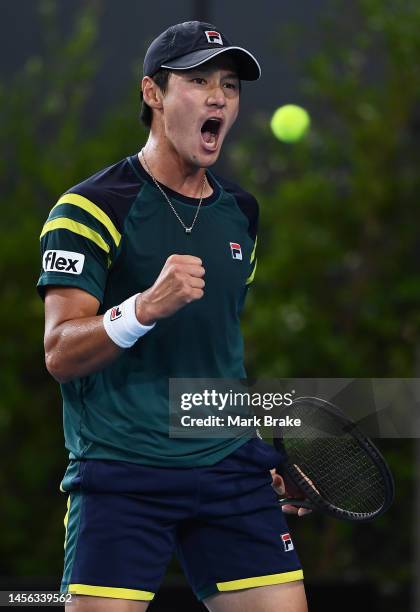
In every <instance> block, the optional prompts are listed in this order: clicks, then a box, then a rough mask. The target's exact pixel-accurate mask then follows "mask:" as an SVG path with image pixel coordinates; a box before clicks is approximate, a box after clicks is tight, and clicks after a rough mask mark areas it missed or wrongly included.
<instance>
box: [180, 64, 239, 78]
mask: <svg viewBox="0 0 420 612" xmlns="http://www.w3.org/2000/svg"><path fill="white" fill-rule="evenodd" d="M211 72H213V69H212V68H204V67H201V66H197V67H196V68H190V69H189V70H186V71H185V73H189V74H205V75H207V74H210V73H211ZM222 78H223V79H238V80H239V76H238V73H237V72H234V71H233V70H232V71H231V72H228V73H227V74H225V75H223V77H222Z"/></svg>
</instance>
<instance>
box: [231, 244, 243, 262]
mask: <svg viewBox="0 0 420 612" xmlns="http://www.w3.org/2000/svg"><path fill="white" fill-rule="evenodd" d="M229 244H230V252H231V253H232V258H233V259H241V260H242V249H241V245H240V244H238V243H237V242H230V243H229Z"/></svg>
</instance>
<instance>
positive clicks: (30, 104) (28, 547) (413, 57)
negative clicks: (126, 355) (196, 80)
mask: <svg viewBox="0 0 420 612" xmlns="http://www.w3.org/2000/svg"><path fill="white" fill-rule="evenodd" d="M0 8H1V13H0V14H1V19H0V33H1V51H2V52H1V53H0V147H1V150H0V182H1V194H2V207H1V217H0V219H1V222H0V234H1V236H0V238H1V239H0V277H1V279H2V283H1V299H0V304H1V306H0V308H1V313H2V317H1V319H2V322H3V325H2V342H1V345H0V351H1V352H0V358H1V370H0V382H1V387H0V388H1V394H0V449H1V451H0V452H1V457H0V458H1V468H0V496H1V498H0V581H1V583H0V586H2V588H11V587H14V588H36V587H38V588H47V587H49V588H52V589H57V587H58V582H59V579H60V574H61V570H62V552H63V551H62V544H63V538H64V530H63V525H62V520H63V517H64V513H65V504H66V500H65V498H64V496H62V495H61V494H60V493H59V492H58V484H59V482H60V479H61V477H62V474H63V471H64V469H65V466H66V453H65V450H64V448H63V440H62V432H61V402H60V396H59V390H58V385H57V384H56V383H55V382H54V381H53V380H52V379H51V378H50V377H49V376H48V374H47V372H46V370H45V367H44V363H43V349H42V334H43V305H42V302H41V301H40V299H39V298H38V297H37V295H36V292H35V289H34V287H35V284H36V280H37V276H38V273H39V245H38V236H39V232H40V228H41V227H42V224H43V222H44V220H45V218H46V217H47V215H48V211H49V209H50V208H51V206H52V205H53V204H54V203H55V202H56V200H57V199H58V197H59V195H60V194H61V193H62V192H63V191H65V190H66V189H67V188H69V187H70V186H71V185H73V184H75V183H77V182H79V181H80V180H82V179H83V178H85V177H87V176H89V175H90V174H93V173H94V172H95V171H96V170H98V169H100V168H101V167H104V166H106V165H109V164H111V163H113V162H115V161H116V160H118V159H121V158H122V157H123V156H125V155H127V154H129V153H132V152H134V151H136V150H139V148H140V146H141V144H142V143H143V142H144V140H145V137H146V134H145V132H144V130H143V128H142V127H141V126H140V125H139V123H138V81H139V66H140V65H141V59H142V55H143V53H144V51H145V49H146V48H147V45H148V43H149V42H150V40H151V39H152V38H153V37H154V36H155V35H156V34H158V33H159V32H160V31H162V30H163V29H164V28H166V27H167V26H168V25H170V24H171V23H175V22H178V21H182V20H186V19H190V18H196V17H199V18H207V19H209V20H210V21H211V22H214V23H215V25H216V26H217V27H218V28H220V29H222V30H223V31H226V33H227V34H228V36H230V38H231V39H232V40H233V42H234V43H235V44H236V43H238V44H243V45H244V46H246V48H249V49H250V50H252V51H253V52H254V53H255V55H256V56H257V57H258V59H259V60H260V62H261V64H262V67H263V78H262V79H261V80H260V81H259V82H258V83H253V84H245V85H244V88H243V95H242V101H241V104H242V114H241V116H240V119H239V121H238V123H237V126H236V127H235V128H234V130H233V131H232V134H231V136H230V138H229V139H228V142H227V145H226V148H225V151H224V154H223V156H222V159H221V161H220V162H218V171H219V172H221V173H224V174H228V175H229V176H230V177H234V178H235V179H236V180H238V181H239V182H240V183H241V184H242V185H243V186H244V187H246V188H248V189H249V190H250V191H251V192H253V193H254V194H255V195H256V197H257V198H258V200H259V202H260V207H261V228H260V233H259V250H258V259H259V264H258V270H257V275H256V281H255V286H254V288H253V290H252V292H250V295H249V300H248V304H247V308H246V312H245V319H244V325H243V328H244V334H245V340H246V354H247V365H248V370H249V372H250V374H251V375H253V376H258V377H266V378H268V377H305V376H307V377H312V376H313V377H316V376H319V377H350V378H352V377H373V376H376V377H388V376H389V377H412V376H416V375H417V374H418V372H419V371H420V368H419V363H420V360H419V358H418V355H420V350H419V347H420V344H419V317H420V315H419V307H418V305H419V298H420V286H419V279H418V276H419V274H418V261H419V255H420V242H419V238H418V227H419V221H420V219H419V216H420V213H419V206H418V204H419V200H418V193H419V188H420V184H419V183H420V178H419V173H418V168H419V161H420V160H419V147H418V137H419V126H420V114H419V97H420V94H419V92H420V73H419V70H418V58H419V56H420V55H419V54H420V8H419V6H418V3H416V2H414V1H408V2H405V3H402V2H398V1H397V0H388V1H387V2H384V1H382V0H357V1H355V2H353V3H346V2H337V1H336V2H333V1H332V0H324V1H322V2H320V1H319V2H317V3H314V2H309V1H301V2H297V3H294V4H292V3H286V2H274V1H271V0H270V1H269V0H267V1H265V2H260V3H259V4H258V6H256V5H255V3H251V2H248V1H246V2H237V1H231V2H227V3H222V2H219V1H217V0H214V1H212V2H211V1H207V2H187V1H186V2H172V3H169V2H168V3H167V2H162V1H159V2H157V1H155V2H153V3H142V2H135V1H129V0H124V1H120V2H118V3H117V2H111V1H110V0H102V1H96V2H91V1H84V2H76V1H72V2H52V1H40V2H36V1H33V2H30V1H26V2H23V1H20V2H15V3H13V4H12V3H8V2H5V1H2V2H0ZM289 102H293V103H297V104H301V105H302V106H304V107H305V108H306V109H307V110H308V112H309V113H310V115H311V119H312V124H311V129H310V132H309V134H308V135H307V136H306V137H305V138H304V139H302V140H301V141H299V142H298V143H296V144H294V145H287V144H284V143H281V142H279V141H278V140H275V139H274V138H273V136H272V134H271V133H270V130H269V119H270V116H271V114H272V112H273V111H274V109H275V108H276V107H277V106H280V105H282V104H285V103H289ZM378 445H379V446H380V448H381V450H383V452H384V453H385V455H386V458H387V460H388V461H389V463H390V465H391V467H392V470H393V472H394V475H395V478H396V484H397V492H396V500H395V504H394V506H393V507H392V509H391V510H390V511H389V512H388V513H387V514H386V515H385V516H383V517H382V518H380V519H379V520H378V521H376V522H374V523H372V524H368V525H358V526H356V525H351V524H345V523H339V522H337V521H332V520H330V519H327V518H324V517H322V516H315V515H313V516H311V517H310V518H307V519H305V520H298V521H296V520H291V521H290V527H291V531H292V533H293V537H294V539H295V542H296V546H297V548H298V550H299V553H300V556H301V559H302V562H303V566H304V570H305V577H306V585H307V590H308V598H309V601H310V602H311V610H312V611H313V612H316V611H317V610H322V611H323V612H325V611H328V610H335V609H336V608H337V605H339V606H340V608H341V609H342V610H343V611H344V610H346V609H350V608H351V609H352V610H353V609H354V608H355V607H356V606H357V609H359V610H360V611H361V612H365V611H368V610H370V609H380V610H383V611H387V610H396V611H399V610H401V611H403V610H404V611H405V610H408V609H411V610H413V612H414V611H416V612H417V610H418V609H419V606H420V603H419V602H420V599H419V600H417V599H415V597H416V595H415V590H414V587H415V584H416V581H415V580H414V577H415V576H417V577H418V574H419V572H418V569H417V568H418V567H419V564H418V559H419V556H418V552H417V551H418V548H419V547H418V542H419V536H418V529H416V526H417V522H418V518H417V517H418V502H417V501H416V500H417V497H416V496H418V493H416V491H418V489H417V488H416V486H415V485H416V482H415V476H416V475H417V473H418V468H416V463H415V460H416V457H418V456H420V453H419V451H418V444H417V443H416V441H415V440H380V441H378ZM417 465H418V460H417ZM416 504H417V505H416ZM411 594H413V596H412V597H411ZM165 602H166V603H165ZM186 602H190V603H186ZM189 606H190V607H189ZM346 606H347V607H346ZM196 608H197V606H196ZM150 609H151V610H153V609H155V610H156V612H158V611H161V612H162V611H163V610H172V611H173V610H187V609H191V610H193V609H194V598H193V597H192V596H191V595H190V593H189V591H188V588H187V587H186V584H185V580H184V578H183V577H182V575H181V574H180V571H179V568H178V566H177V564H176V563H175V562H174V563H173V564H172V565H171V567H170V569H169V571H168V575H167V578H166V582H165V585H164V587H163V588H162V590H161V592H160V593H159V595H158V597H157V599H156V602H154V603H153V604H152V606H151V608H150ZM198 609H200V607H198ZM201 609H202V608H201Z"/></svg>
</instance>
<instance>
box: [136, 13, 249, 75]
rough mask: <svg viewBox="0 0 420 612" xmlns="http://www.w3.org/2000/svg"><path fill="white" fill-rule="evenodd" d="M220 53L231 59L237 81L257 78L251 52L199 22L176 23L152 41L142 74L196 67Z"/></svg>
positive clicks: (207, 24)
mask: <svg viewBox="0 0 420 612" xmlns="http://www.w3.org/2000/svg"><path fill="white" fill-rule="evenodd" d="M221 53H229V55H232V56H233V57H234V60H235V63H236V66H237V70H238V76H239V78H240V79H241V80H244V81H256V80H257V79H259V78H260V76H261V68H260V65H259V63H258V62H257V60H256V59H255V57H254V56H253V55H252V53H250V52H249V51H247V50H246V49H244V48H243V47H237V46H235V45H232V43H231V42H230V41H229V39H228V38H226V36H225V35H224V34H223V33H222V32H221V31H220V30H217V28H216V27H215V26H214V25H212V24H211V23H204V22H202V21H186V22H184V23H178V24H176V25H173V26H171V27H170V28H168V29H167V30H165V31H164V32H162V34H160V35H159V36H158V37H157V38H155V40H154V41H153V42H152V43H151V45H150V47H149V48H148V50H147V52H146V57H145V58H144V65H143V74H144V76H150V77H153V75H154V74H156V72H157V71H158V70H159V69H160V68H168V69H170V70H188V69H190V68H196V67H197V66H201V64H204V63H206V62H208V61H209V60H211V59H212V58H213V57H216V56H217V55H220V54H221Z"/></svg>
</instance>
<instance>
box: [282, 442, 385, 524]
mask: <svg viewBox="0 0 420 612" xmlns="http://www.w3.org/2000/svg"><path fill="white" fill-rule="evenodd" d="M302 442H304V443H305V444H304V445H303V444H302ZM285 446H286V451H287V453H288V455H289V460H290V462H291V463H293V464H295V465H296V466H297V470H296V471H297V475H298V476H299V475H300V476H301V477H302V474H301V472H302V473H303V474H304V475H305V477H306V479H309V480H311V481H312V480H314V482H316V489H317V490H318V491H319V495H320V496H322V497H323V498H324V499H325V500H326V501H327V502H329V503H330V504H332V505H333V506H336V507H338V508H345V509H347V510H349V511H350V512H356V513H370V512H376V511H377V510H378V509H380V508H381V507H382V505H383V503H384V500H385V488H384V484H383V479H382V476H381V473H380V471H379V469H378V468H377V466H376V465H375V464H374V463H373V462H372V461H371V460H370V458H369V457H368V456H367V455H366V453H365V452H364V451H363V450H362V449H361V448H360V447H359V446H358V445H357V443H355V441H353V440H352V439H349V440H348V439H343V438H322V439H321V440H319V439H318V440H312V441H311V443H310V444H309V443H308V440H307V439H306V440H305V441H303V440H302V439H300V438H298V439H288V440H287V441H285ZM303 446H304V448H303ZM306 479H305V478H304V480H305V481H306ZM306 485H307V486H309V487H311V485H310V483H308V482H307V481H306ZM311 489H312V490H311ZM311 489H310V492H311V493H312V494H313V495H317V492H316V490H315V489H314V488H313V487H311Z"/></svg>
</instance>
